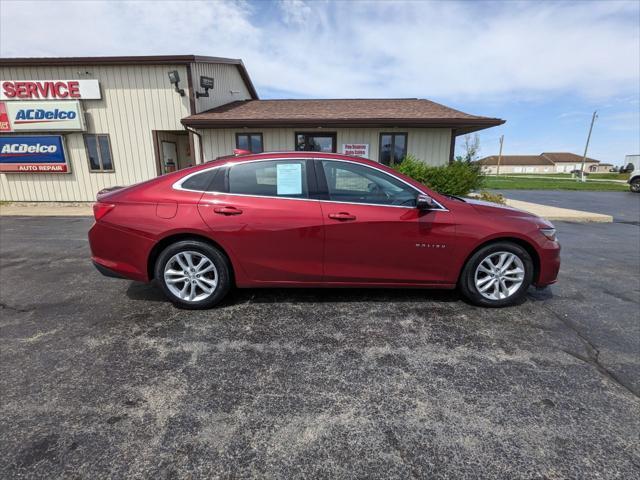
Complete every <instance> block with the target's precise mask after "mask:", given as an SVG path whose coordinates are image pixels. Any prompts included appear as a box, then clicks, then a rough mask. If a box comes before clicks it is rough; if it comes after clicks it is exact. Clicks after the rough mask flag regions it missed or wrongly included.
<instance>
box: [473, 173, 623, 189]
mask: <svg viewBox="0 0 640 480" xmlns="http://www.w3.org/2000/svg"><path fill="white" fill-rule="evenodd" d="M544 177H545V175H540V178H518V177H502V176H500V177H495V176H486V177H485V178H484V185H483V188H487V189H491V190H582V191H602V192H626V191H628V190H629V185H627V184H626V183H613V182H611V183H609V182H590V181H589V180H587V181H586V182H584V183H583V182H577V181H576V180H575V179H572V178H567V179H566V180H559V179H552V178H544Z"/></svg>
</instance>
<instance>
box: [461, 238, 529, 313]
mask: <svg viewBox="0 0 640 480" xmlns="http://www.w3.org/2000/svg"><path fill="white" fill-rule="evenodd" d="M496 252H509V253H513V254H515V255H516V256H517V257H518V258H519V259H520V261H521V262H522V264H523V265H524V278H523V281H522V285H521V286H520V287H519V288H518V289H517V290H516V291H515V292H514V293H512V294H511V295H510V296H509V297H507V298H503V299H500V300H492V299H489V298H486V297H485V296H483V295H482V294H481V293H480V292H479V291H478V289H477V287H476V284H475V273H476V270H477V268H478V266H479V265H480V263H481V262H482V261H483V260H484V259H486V258H487V257H488V256H490V255H491V254H492V253H496ZM533 272H534V267H533V260H532V259H531V255H529V252H527V251H526V250H525V249H524V248H522V247H521V246H520V245H517V244H515V243H512V242H506V241H503V242H496V243H491V244H489V245H486V246H484V247H482V248H480V249H479V250H478V251H477V252H475V253H474V254H473V255H472V256H471V258H469V260H467V263H466V264H465V266H464V268H463V269H462V273H461V274H460V280H459V282H458V285H459V288H460V291H461V292H462V294H463V295H464V296H465V297H466V298H467V299H468V300H469V301H470V302H471V303H473V304H474V305H478V306H481V307H507V306H510V305H515V304H518V303H520V302H521V301H522V300H523V299H524V297H525V295H526V294H527V289H528V288H529V285H531V282H532V281H533Z"/></svg>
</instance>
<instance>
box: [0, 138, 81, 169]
mask: <svg viewBox="0 0 640 480" xmlns="http://www.w3.org/2000/svg"><path fill="white" fill-rule="evenodd" d="M68 171H69V165H68V164H67V159H66V155H65V152H64V146H63V140H62V137H61V136H60V135H43V136H35V137H26V136H25V137H15V136H13V137H0V172H5V173H8V172H12V173H32V172H35V173H67V172H68Z"/></svg>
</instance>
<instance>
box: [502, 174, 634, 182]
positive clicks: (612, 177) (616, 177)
mask: <svg viewBox="0 0 640 480" xmlns="http://www.w3.org/2000/svg"><path fill="white" fill-rule="evenodd" d="M504 175H508V176H509V177H540V178H544V177H562V178H574V177H573V175H571V174H570V173H509V174H504ZM501 176H502V175H501ZM587 178H598V179H600V180H625V181H626V180H628V179H629V174H628V173H590V174H589V175H587Z"/></svg>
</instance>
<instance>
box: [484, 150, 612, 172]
mask: <svg viewBox="0 0 640 480" xmlns="http://www.w3.org/2000/svg"><path fill="white" fill-rule="evenodd" d="M478 164H480V165H482V170H483V172H484V173H487V174H489V175H492V174H496V173H497V171H498V155H491V156H489V157H485V158H482V159H480V160H478ZM581 167H582V156H580V155H576V154H575V153H569V152H545V153H541V154H540V155H503V156H502V158H501V159H500V173H569V172H571V171H572V170H580V168H581ZM611 167H612V165H611V164H609V163H601V162H600V161H599V160H595V159H593V158H589V157H587V158H586V160H585V162H584V171H585V172H590V173H595V172H608V171H609V169H610V168H611Z"/></svg>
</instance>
